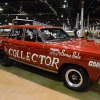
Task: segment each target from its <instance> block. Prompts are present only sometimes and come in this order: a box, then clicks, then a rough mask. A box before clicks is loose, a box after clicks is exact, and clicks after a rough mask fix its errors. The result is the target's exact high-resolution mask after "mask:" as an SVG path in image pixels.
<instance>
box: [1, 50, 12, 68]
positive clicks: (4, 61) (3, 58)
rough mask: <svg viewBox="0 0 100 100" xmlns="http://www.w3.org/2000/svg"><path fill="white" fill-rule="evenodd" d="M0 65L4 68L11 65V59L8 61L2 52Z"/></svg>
mask: <svg viewBox="0 0 100 100" xmlns="http://www.w3.org/2000/svg"><path fill="white" fill-rule="evenodd" d="M0 63H1V65H2V66H6V67H9V66H11V65H12V63H11V59H9V57H8V55H7V54H6V52H4V51H2V52H0Z"/></svg>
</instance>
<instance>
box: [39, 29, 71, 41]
mask: <svg viewBox="0 0 100 100" xmlns="http://www.w3.org/2000/svg"><path fill="white" fill-rule="evenodd" d="M41 35H42V37H43V38H44V40H45V41H49V42H60V41H66V40H70V36H69V35H68V34H67V33H66V32H65V31H64V30H63V29H60V28H44V29H41Z"/></svg>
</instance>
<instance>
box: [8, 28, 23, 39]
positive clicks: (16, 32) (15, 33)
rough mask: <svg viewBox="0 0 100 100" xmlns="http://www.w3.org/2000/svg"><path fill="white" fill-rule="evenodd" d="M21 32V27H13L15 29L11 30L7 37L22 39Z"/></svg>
mask: <svg viewBox="0 0 100 100" xmlns="http://www.w3.org/2000/svg"><path fill="white" fill-rule="evenodd" d="M22 33H23V29H16V28H15V29H12V30H11V32H10V33H9V35H8V37H9V38H13V39H16V40H21V39H22Z"/></svg>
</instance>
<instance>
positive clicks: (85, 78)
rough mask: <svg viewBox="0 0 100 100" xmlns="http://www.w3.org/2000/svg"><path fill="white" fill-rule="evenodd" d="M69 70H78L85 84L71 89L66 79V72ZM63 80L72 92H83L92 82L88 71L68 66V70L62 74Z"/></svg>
mask: <svg viewBox="0 0 100 100" xmlns="http://www.w3.org/2000/svg"><path fill="white" fill-rule="evenodd" d="M69 69H75V70H77V71H78V72H80V73H81V75H82V78H83V83H82V84H81V85H80V86H79V87H71V86H70V85H69V84H68V83H67V81H66V79H65V74H66V72H67V71H68V70H69ZM62 78H63V82H64V84H65V86H66V87H67V88H69V89H71V90H74V91H77V92H79V91H83V90H84V89H86V87H87V86H88V85H89V81H90V80H89V77H88V75H87V73H86V71H85V70H84V69H82V68H79V67H77V66H68V67H66V68H65V69H64V71H63V73H62Z"/></svg>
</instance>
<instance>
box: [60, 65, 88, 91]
mask: <svg viewBox="0 0 100 100" xmlns="http://www.w3.org/2000/svg"><path fill="white" fill-rule="evenodd" d="M62 76H63V80H64V83H65V85H66V86H67V87H68V88H69V89H71V90H74V91H82V90H83V89H85V88H86V86H87V85H88V84H89V77H88V75H87V73H86V72H85V70H83V69H82V68H78V67H77V66H76V67H74V66H69V67H67V68H66V69H65V70H64V71H63V75H62Z"/></svg>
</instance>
